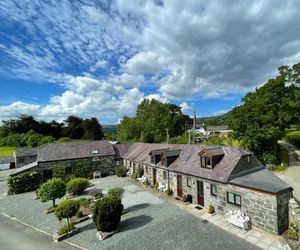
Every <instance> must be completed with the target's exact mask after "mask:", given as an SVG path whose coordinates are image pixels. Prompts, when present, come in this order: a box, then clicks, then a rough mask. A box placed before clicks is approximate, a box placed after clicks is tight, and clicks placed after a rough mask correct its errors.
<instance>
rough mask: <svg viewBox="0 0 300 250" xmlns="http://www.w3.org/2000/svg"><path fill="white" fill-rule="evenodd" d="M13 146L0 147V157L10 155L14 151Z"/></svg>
mask: <svg viewBox="0 0 300 250" xmlns="http://www.w3.org/2000/svg"><path fill="white" fill-rule="evenodd" d="M14 150H15V147H0V157H3V156H12V155H13V153H14Z"/></svg>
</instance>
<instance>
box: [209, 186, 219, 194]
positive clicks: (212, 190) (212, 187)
mask: <svg viewBox="0 0 300 250" xmlns="http://www.w3.org/2000/svg"><path fill="white" fill-rule="evenodd" d="M217 193H218V191H217V185H216V184H210V194H211V195H214V196H217Z"/></svg>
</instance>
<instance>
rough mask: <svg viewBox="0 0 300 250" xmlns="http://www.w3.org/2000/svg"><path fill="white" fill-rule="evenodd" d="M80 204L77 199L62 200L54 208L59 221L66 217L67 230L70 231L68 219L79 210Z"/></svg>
mask: <svg viewBox="0 0 300 250" xmlns="http://www.w3.org/2000/svg"><path fill="white" fill-rule="evenodd" d="M79 207H80V204H79V202H78V201H77V200H64V201H62V202H60V203H59V204H58V205H57V207H56V208H55V211H54V214H55V216H56V217H57V218H58V220H59V221H61V220H62V219H67V223H68V231H69V232H70V219H71V218H72V217H73V216H75V215H76V214H77V212H78V211H79Z"/></svg>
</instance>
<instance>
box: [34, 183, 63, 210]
mask: <svg viewBox="0 0 300 250" xmlns="http://www.w3.org/2000/svg"><path fill="white" fill-rule="evenodd" d="M65 193H66V185H65V183H64V181H63V180H62V179H60V178H53V179H51V180H48V181H47V182H45V183H43V184H42V185H41V187H40V188H39V189H38V192H37V196H38V198H39V199H40V200H41V201H42V202H47V201H50V200H52V202H53V207H54V206H55V199H60V198H62V197H63V196H64V195H65Z"/></svg>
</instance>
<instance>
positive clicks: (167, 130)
mask: <svg viewBox="0 0 300 250" xmlns="http://www.w3.org/2000/svg"><path fill="white" fill-rule="evenodd" d="M166 132H167V144H169V129H168V128H166Z"/></svg>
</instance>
